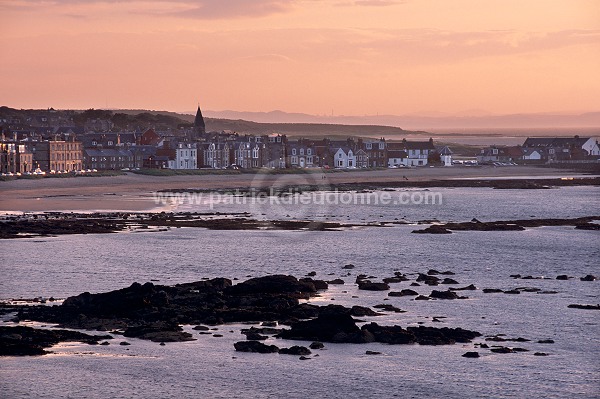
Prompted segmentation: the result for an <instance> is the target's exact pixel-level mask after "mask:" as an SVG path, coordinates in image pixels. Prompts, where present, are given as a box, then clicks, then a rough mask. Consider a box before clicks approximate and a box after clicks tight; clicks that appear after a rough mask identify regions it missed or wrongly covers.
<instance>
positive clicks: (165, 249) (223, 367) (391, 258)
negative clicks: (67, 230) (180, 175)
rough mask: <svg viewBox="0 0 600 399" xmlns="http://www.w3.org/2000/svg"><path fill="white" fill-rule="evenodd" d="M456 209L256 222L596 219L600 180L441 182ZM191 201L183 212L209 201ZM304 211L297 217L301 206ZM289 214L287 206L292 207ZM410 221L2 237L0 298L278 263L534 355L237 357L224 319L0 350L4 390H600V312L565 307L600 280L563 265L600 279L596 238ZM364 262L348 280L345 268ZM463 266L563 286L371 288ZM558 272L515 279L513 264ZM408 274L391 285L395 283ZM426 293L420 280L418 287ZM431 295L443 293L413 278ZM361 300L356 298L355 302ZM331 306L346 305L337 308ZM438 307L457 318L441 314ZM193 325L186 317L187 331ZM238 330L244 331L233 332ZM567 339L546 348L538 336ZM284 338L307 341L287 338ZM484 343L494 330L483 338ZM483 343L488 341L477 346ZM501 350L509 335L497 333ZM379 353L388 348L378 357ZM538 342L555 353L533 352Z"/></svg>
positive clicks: (397, 349) (343, 351) (556, 230)
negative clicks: (208, 328)
mask: <svg viewBox="0 0 600 399" xmlns="http://www.w3.org/2000/svg"><path fill="white" fill-rule="evenodd" d="M442 193H443V200H444V201H443V204H442V205H436V206H426V205H420V206H417V205H412V206H402V207H399V206H397V205H393V204H392V205H373V204H371V205H361V206H353V205H344V206H336V207H323V206H317V207H308V208H306V209H301V210H298V209H297V208H293V207H292V208H286V207H273V208H264V207H263V208H260V209H257V208H252V209H250V211H251V212H253V213H254V214H255V216H257V217H265V218H270V217H272V216H273V215H280V216H281V217H282V218H286V217H289V218H294V217H311V216H314V217H318V218H322V219H330V220H343V221H362V222H378V221H391V220H394V219H396V218H398V219H402V218H404V219H405V220H409V221H417V220H422V219H431V218H437V219H439V220H442V221H446V220H456V221H462V220H470V219H471V218H473V217H477V218H478V219H480V220H496V219H511V218H529V217H538V218H541V217H577V216H584V215H593V214H597V213H598V209H599V208H600V207H599V206H598V205H600V204H599V202H598V198H600V195H599V194H600V190H599V189H598V188H593V187H580V188H562V189H554V190H491V189H446V190H442ZM203 207H204V205H202V206H198V205H190V204H181V205H177V206H174V208H175V210H203ZM219 207H220V208H219V209H217V208H215V210H221V211H239V210H244V209H245V210H248V209H247V208H248V205H225V204H219ZM294 212H295V213H294ZM288 215H289V216H288ZM415 228H420V227H416V226H412V225H408V226H406V225H398V226H393V227H363V228H355V229H351V230H345V231H334V232H271V231H241V232H239V231H238V232H235V231H207V230H201V229H172V230H170V231H165V232H146V233H123V234H108V235H81V236H71V237H65V236H63V237H56V238H44V239H35V240H19V241H16V240H12V241H6V240H5V241H0V253H1V254H2V255H1V260H2V268H1V271H2V274H3V278H2V279H1V280H0V298H18V297H24V298H30V297H35V296H44V297H49V296H55V297H61V298H64V297H66V296H69V295H75V294H78V293H80V292H83V291H90V292H101V291H106V290H111V289H116V288H122V287H123V286H127V285H130V284H131V283H132V282H134V281H139V282H145V281H149V280H150V279H157V280H160V283H161V284H175V283H178V282H187V281H194V280H198V279H200V278H202V277H216V276H225V277H230V278H234V277H237V278H240V279H244V278H246V276H259V275H265V274H269V273H287V274H293V275H296V276H302V275H304V274H306V273H307V272H309V271H313V270H314V271H316V272H317V278H323V279H330V278H334V277H342V278H343V279H345V280H346V282H347V284H346V285H344V286H332V288H331V289H330V290H328V291H326V292H325V293H323V295H322V296H321V297H319V298H315V299H312V300H311V302H312V303H316V304H329V303H337V304H361V305H364V306H373V305H376V304H379V303H388V304H393V305H395V306H398V307H400V308H402V309H404V310H406V311H407V312H406V313H401V314H393V313H392V314H387V315H385V316H379V317H374V318H364V319H366V320H368V321H371V320H374V321H377V322H378V323H380V324H400V325H402V326H407V325H416V323H424V325H434V326H437V327H439V326H440V325H441V326H450V327H459V326H460V327H464V328H470V329H475V330H477V331H480V332H482V333H483V334H497V333H504V334H507V335H508V336H509V337H519V336H520V337H525V338H528V339H531V340H532V341H531V342H526V343H518V344H517V343H509V342H507V343H504V344H506V346H519V347H523V348H527V349H529V350H530V352H523V353H514V354H492V353H491V352H489V351H487V350H484V349H482V350H479V352H480V354H481V355H482V357H481V358H479V359H465V358H462V357H461V355H462V354H463V353H464V352H466V351H467V350H473V348H474V347H473V344H458V345H452V346H444V347H427V346H418V345H411V346H386V345H381V344H368V345H349V344H326V350H322V351H314V353H318V354H319V357H315V358H312V359H311V360H308V361H300V360H298V358H297V357H295V356H288V355H259V354H246V353H238V352H235V351H234V349H233V343H234V342H236V341H238V340H241V339H242V338H243V336H242V335H241V334H240V332H239V330H240V328H241V327H242V326H240V325H227V326H220V327H219V332H220V333H222V334H224V337H222V338H217V337H212V336H206V335H197V334H196V333H195V332H194V333H195V334H196V336H197V337H198V340H197V341H193V342H187V343H174V344H167V345H166V346H159V345H158V344H156V343H151V342H145V341H141V340H135V339H129V342H130V343H131V344H132V345H131V346H126V347H125V346H120V345H116V343H118V342H119V341H120V340H122V338H117V339H115V340H113V343H112V344H111V345H110V346H88V345H80V344H66V345H61V346H59V347H56V348H54V350H55V352H56V353H55V354H52V355H48V356H43V357H37V358H2V359H0V397H6V398H19V397H23V398H29V397H47V398H61V397H64V398H68V397H73V398H78V397H91V398H101V397H102V398H105V397H123V398H129V397H140V396H141V397H156V398H165V397H166V398H180V397H217V398H220V397H222V398H226V397H227V398H231V397H258V398H278V397H294V398H296V397H297V398H300V397H307V396H312V397H335V398H348V397H377V398H379V397H381V398H387V397H394V396H397V397H457V398H464V397H470V398H479V397H555V398H567V397H568V398H572V397H599V396H600V383H599V380H600V379H599V372H600V369H599V366H598V364H600V345H599V344H600V318H599V316H598V312H597V311H586V310H578V309H569V308H567V305H568V304H571V303H587V304H597V303H600V299H599V296H600V295H599V289H598V288H599V284H600V282H598V281H596V282H582V281H579V279H578V278H577V279H573V280H569V281H557V280H555V279H554V277H556V275H558V274H568V275H571V276H576V277H581V276H584V275H586V274H590V273H591V274H596V275H598V274H600V267H598V259H599V258H600V246H599V244H598V233H597V232H593V231H578V230H574V229H573V228H562V227H545V228H537V229H529V230H526V231H523V232H486V233H482V232H459V233H455V234H452V235H443V236H436V235H417V234H410V231H412V230H413V229H415ZM349 262H351V263H353V264H354V265H356V268H355V269H354V270H351V271H350V272H351V276H346V274H347V271H346V270H342V266H343V265H344V264H346V263H349ZM430 268H436V269H439V270H452V271H454V272H455V273H456V275H455V276H453V277H454V278H455V279H456V280H458V281H459V283H460V286H463V285H468V284H471V283H473V284H475V285H476V286H477V287H478V288H480V289H481V288H487V287H489V288H502V289H509V288H516V287H523V286H527V287H537V288H541V289H544V290H555V291H558V294H548V295H543V294H536V293H522V294H520V295H504V294H483V293H482V292H481V290H478V291H465V292H464V295H467V296H469V298H470V299H468V300H455V301H413V300H411V299H409V298H405V297H404V298H390V300H388V301H385V302H384V299H385V298H387V292H383V293H382V292H366V291H358V290H357V289H356V286H355V285H354V284H352V282H353V281H354V278H355V275H356V274H358V273H366V274H372V275H375V276H377V277H386V276H391V275H392V274H393V272H394V271H395V270H401V271H403V272H405V273H416V272H419V271H421V272H424V271H427V270H428V269H430ZM515 273H519V274H522V275H527V274H531V275H536V276H549V277H551V278H552V279H545V280H514V279H512V278H510V277H509V275H510V274H515ZM409 284H410V282H403V283H400V284H394V285H393V287H392V288H393V289H394V290H400V289H402V288H408V285H409ZM411 288H414V287H411ZM416 290H417V291H419V292H420V293H423V294H429V292H430V291H431V287H416ZM353 295H355V296H358V298H352V296H353ZM332 301H333V302H332ZM432 316H445V317H446V318H445V319H443V320H444V323H432V322H431V317H432ZM186 328H189V327H186ZM230 331H231V332H230ZM548 338H550V339H554V340H555V341H556V343H555V344H538V343H536V341H537V340H539V339H548ZM269 341H273V343H275V344H277V345H278V346H280V347H283V346H291V345H293V344H302V342H291V341H288V342H286V341H282V340H277V341H276V340H274V339H270V340H269ZM480 341H481V340H480ZM480 341H479V342H480ZM500 344H503V343H500ZM366 350H375V351H380V352H383V355H381V356H367V355H365V351H366ZM536 351H543V352H547V353H548V354H549V356H547V357H538V356H533V353H534V352H536Z"/></svg>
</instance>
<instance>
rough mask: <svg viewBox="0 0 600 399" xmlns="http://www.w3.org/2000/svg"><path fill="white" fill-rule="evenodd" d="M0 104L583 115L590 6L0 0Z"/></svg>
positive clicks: (599, 17) (592, 42)
mask: <svg viewBox="0 0 600 399" xmlns="http://www.w3.org/2000/svg"><path fill="white" fill-rule="evenodd" d="M0 49H1V51H0V54H1V55H0V105H8V106H11V107H17V108H46V107H55V108H77V109H82V108H92V107H93V108H105V107H107V106H108V107H110V108H146V109H156V110H159V109H160V110H170V111H191V110H193V109H194V108H195V106H196V103H197V102H198V101H199V102H200V104H201V106H202V108H203V109H207V110H225V109H231V110H239V111H271V110H275V109H280V110H284V111H288V112H304V113H310V114H330V113H331V112H332V110H333V112H334V113H335V114H336V115H342V114H344V115H365V114H377V113H379V114H396V115H401V114H408V113H430V114H431V113H434V112H443V113H451V114H452V113H460V112H464V111H467V110H469V111H471V110H485V111H486V112H489V113H496V114H501V113H520V112H556V111H569V112H571V111H576V112H579V111H597V110H598V108H599V104H600V2H599V1H597V0H590V1H584V0H526V1H524V0H486V1H481V0H448V1H446V0H404V1H393V0H370V1H369V0H363V1H359V0H355V1H349V0H198V1H186V0H180V1H177V0H173V1H172V0H163V1H135V0H133V1H129V0H121V1H116V0H104V1H95V0H88V1H85V0H63V1H59V0H56V1H53V0H45V1H38V0H1V1H0Z"/></svg>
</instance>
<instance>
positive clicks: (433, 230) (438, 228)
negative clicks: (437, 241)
mask: <svg viewBox="0 0 600 399" xmlns="http://www.w3.org/2000/svg"><path fill="white" fill-rule="evenodd" d="M411 233H416V234H452V232H451V231H450V230H448V229H447V228H445V227H444V226H442V225H439V224H432V225H431V226H429V227H427V228H426V229H423V230H413V231H411Z"/></svg>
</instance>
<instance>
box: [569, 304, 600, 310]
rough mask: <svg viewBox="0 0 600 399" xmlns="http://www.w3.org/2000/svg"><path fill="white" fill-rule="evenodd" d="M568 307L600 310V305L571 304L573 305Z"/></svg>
mask: <svg viewBox="0 0 600 399" xmlns="http://www.w3.org/2000/svg"><path fill="white" fill-rule="evenodd" d="M567 307H568V308H573V309H584V310H600V305H578V304H571V305H569V306H567Z"/></svg>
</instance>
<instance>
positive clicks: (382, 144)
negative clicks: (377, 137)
mask: <svg viewBox="0 0 600 399" xmlns="http://www.w3.org/2000/svg"><path fill="white" fill-rule="evenodd" d="M384 148H385V143H384V142H383V141H380V142H379V149H380V150H383V149H384Z"/></svg>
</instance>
